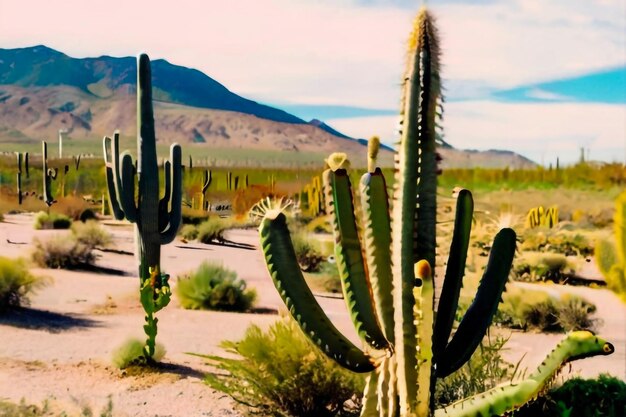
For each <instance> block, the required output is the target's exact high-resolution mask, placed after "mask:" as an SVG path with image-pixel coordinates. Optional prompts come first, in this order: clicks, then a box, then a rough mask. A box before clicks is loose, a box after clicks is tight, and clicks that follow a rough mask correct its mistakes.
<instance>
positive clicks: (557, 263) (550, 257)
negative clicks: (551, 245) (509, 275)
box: [513, 252, 576, 283]
mask: <svg viewBox="0 0 626 417" xmlns="http://www.w3.org/2000/svg"><path fill="white" fill-rule="evenodd" d="M575 272H576V265H574V264H573V263H572V262H570V261H568V259H567V257H566V256H565V255H562V254H558V253H540V252H526V253H524V254H523V256H522V257H520V259H517V260H516V261H515V265H514V266H513V276H514V278H515V279H516V280H517V281H526V282H537V281H552V282H556V283H558V282H562V281H566V280H567V279H568V278H569V277H571V276H573V275H574V274H575Z"/></svg>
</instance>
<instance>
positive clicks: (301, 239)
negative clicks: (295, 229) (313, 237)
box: [291, 233, 324, 272]
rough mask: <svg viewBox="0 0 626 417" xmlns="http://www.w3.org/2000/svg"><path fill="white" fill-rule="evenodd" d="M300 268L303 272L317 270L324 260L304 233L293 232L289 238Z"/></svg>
mask: <svg viewBox="0 0 626 417" xmlns="http://www.w3.org/2000/svg"><path fill="white" fill-rule="evenodd" d="M291 240H292V242H293V248H294V250H295V251H296V258H297V259H298V264H299V265H300V269H302V270H303V271H304V272H318V271H319V269H320V265H321V263H322V262H323V261H324V257H323V256H322V254H321V253H320V252H319V251H318V250H317V249H316V248H315V247H314V246H313V245H312V244H311V242H310V241H309V239H308V238H307V236H306V234H304V233H294V234H293V235H292V238H291Z"/></svg>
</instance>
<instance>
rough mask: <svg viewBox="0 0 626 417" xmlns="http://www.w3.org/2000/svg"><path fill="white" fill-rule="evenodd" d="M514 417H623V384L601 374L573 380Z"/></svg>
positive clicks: (625, 399)
mask: <svg viewBox="0 0 626 417" xmlns="http://www.w3.org/2000/svg"><path fill="white" fill-rule="evenodd" d="M513 415H514V417H557V416H559V417H563V416H565V417H623V416H625V415H626V383H624V381H622V380H620V379H618V378H615V377H612V376H609V375H606V374H603V375H600V376H599V377H598V378H596V379H582V378H573V379H570V380H568V381H566V382H565V383H564V384H563V385H562V386H560V387H556V388H552V389H551V390H549V391H548V392H547V393H546V394H545V395H543V396H541V397H539V398H538V399H537V401H535V402H533V403H530V404H527V405H526V406H524V407H522V408H521V409H519V410H518V411H516V412H515V413H514V414H513Z"/></svg>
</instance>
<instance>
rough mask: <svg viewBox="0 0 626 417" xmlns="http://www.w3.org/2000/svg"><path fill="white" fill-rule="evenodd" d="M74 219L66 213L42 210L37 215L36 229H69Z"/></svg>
mask: <svg viewBox="0 0 626 417" xmlns="http://www.w3.org/2000/svg"><path fill="white" fill-rule="evenodd" d="M71 225H72V219H70V218H69V217H67V216H66V215H64V214H58V213H46V212H43V211H40V212H39V213H38V214H37V216H36V217H35V229H37V230H41V229H69V228H70V226H71Z"/></svg>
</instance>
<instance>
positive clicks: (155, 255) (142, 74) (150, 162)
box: [103, 54, 182, 361]
mask: <svg viewBox="0 0 626 417" xmlns="http://www.w3.org/2000/svg"><path fill="white" fill-rule="evenodd" d="M137 133H138V135H137V165H136V167H135V165H134V164H133V160H132V157H131V155H130V154H129V153H128V152H124V153H123V154H122V155H120V154H119V134H118V133H117V132H115V135H114V137H113V140H111V139H110V138H108V137H105V138H104V141H103V148H104V160H105V164H106V179H107V188H108V194H109V202H110V206H111V211H112V213H113V214H114V216H115V218H116V219H118V220H121V219H124V218H125V219H126V220H128V221H129V222H131V223H135V240H136V245H137V248H136V255H137V259H138V261H139V279H140V290H141V297H140V299H141V304H142V306H143V308H144V310H145V311H146V325H145V326H144V330H145V332H146V334H147V336H148V339H147V341H146V346H145V347H144V357H145V359H146V360H147V361H150V360H151V358H152V356H153V355H154V350H155V339H156V333H157V322H158V319H157V318H155V317H154V313H156V312H157V311H159V310H160V309H162V308H163V307H165V306H166V305H167V304H168V303H169V300H170V295H171V292H170V288H169V284H168V276H167V275H165V274H163V273H162V272H161V267H160V265H161V245H165V244H167V243H170V242H172V241H173V240H174V238H175V237H176V232H177V231H178V227H179V226H180V222H181V202H182V173H181V171H182V168H181V149H180V146H179V145H178V144H173V145H172V146H171V147H170V161H171V162H170V161H166V162H165V163H164V171H165V196H164V197H163V198H162V199H159V168H158V166H157V153H156V136H155V131H154V115H153V111H152V86H151V73H150V59H149V58H148V56H147V55H145V54H142V55H140V56H139V58H138V63H137ZM135 175H136V176H137V177H138V178H137V187H138V190H137V193H135ZM135 195H137V199H136V200H135Z"/></svg>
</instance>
